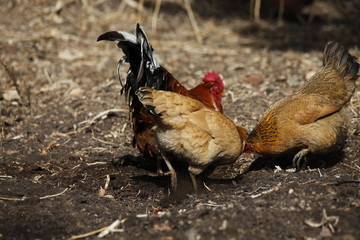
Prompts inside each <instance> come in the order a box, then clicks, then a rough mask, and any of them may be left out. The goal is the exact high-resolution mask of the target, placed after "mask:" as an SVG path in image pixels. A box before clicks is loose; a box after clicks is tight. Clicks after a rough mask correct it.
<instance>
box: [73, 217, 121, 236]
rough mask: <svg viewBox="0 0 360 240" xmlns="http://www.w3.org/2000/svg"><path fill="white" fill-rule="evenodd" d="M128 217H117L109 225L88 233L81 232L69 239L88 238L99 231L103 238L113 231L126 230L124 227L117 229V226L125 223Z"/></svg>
mask: <svg viewBox="0 0 360 240" xmlns="http://www.w3.org/2000/svg"><path fill="white" fill-rule="evenodd" d="M126 220H127V219H126V218H124V219H121V220H120V219H117V220H116V221H115V222H113V223H112V224H110V225H109V226H106V227H103V228H100V229H97V230H94V231H91V232H88V233H84V234H80V235H74V236H71V237H70V238H69V239H68V240H74V239H80V238H86V237H89V236H92V235H95V234H97V233H99V235H98V238H102V237H105V236H106V235H107V234H109V233H112V232H124V229H117V228H116V227H117V226H119V225H120V224H123V223H124V222H125V221H126Z"/></svg>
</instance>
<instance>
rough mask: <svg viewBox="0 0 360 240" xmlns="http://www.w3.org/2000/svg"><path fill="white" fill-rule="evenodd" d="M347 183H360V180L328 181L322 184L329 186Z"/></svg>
mask: <svg viewBox="0 0 360 240" xmlns="http://www.w3.org/2000/svg"><path fill="white" fill-rule="evenodd" d="M347 183H360V180H348V181H339V182H326V183H321V184H320V185H322V186H329V185H335V186H338V185H341V184H347Z"/></svg>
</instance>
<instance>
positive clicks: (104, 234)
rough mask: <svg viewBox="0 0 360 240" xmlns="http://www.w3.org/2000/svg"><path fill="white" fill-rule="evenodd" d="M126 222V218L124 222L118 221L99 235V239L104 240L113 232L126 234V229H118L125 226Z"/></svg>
mask: <svg viewBox="0 0 360 240" xmlns="http://www.w3.org/2000/svg"><path fill="white" fill-rule="evenodd" d="M125 221H126V218H124V219H122V220H120V219H117V220H116V221H115V222H113V223H112V224H111V225H110V226H108V227H107V229H105V230H104V231H102V232H101V233H99V235H98V238H103V237H105V236H106V235H108V234H109V233H112V232H124V229H117V226H119V225H120V224H123V223H124V222H125Z"/></svg>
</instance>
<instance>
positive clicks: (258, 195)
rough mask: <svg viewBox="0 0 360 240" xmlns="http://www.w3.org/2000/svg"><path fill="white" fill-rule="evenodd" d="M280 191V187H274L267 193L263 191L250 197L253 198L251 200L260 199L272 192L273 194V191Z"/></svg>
mask: <svg viewBox="0 0 360 240" xmlns="http://www.w3.org/2000/svg"><path fill="white" fill-rule="evenodd" d="M279 189H280V187H279V186H274V187H272V188H270V189H268V190H265V191H263V192H261V193H258V194H253V195H251V196H250V197H251V198H257V197H260V196H261V195H265V194H268V193H271V192H273V191H277V190H279Z"/></svg>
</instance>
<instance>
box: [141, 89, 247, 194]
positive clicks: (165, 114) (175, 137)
mask: <svg viewBox="0 0 360 240" xmlns="http://www.w3.org/2000/svg"><path fill="white" fill-rule="evenodd" d="M136 94H137V95H138V96H139V100H140V102H142V103H143V104H144V106H145V107H146V108H147V109H148V110H149V111H150V112H151V113H152V114H153V115H154V117H155V119H156V122H157V124H156V128H155V133H156V139H157V142H158V144H159V149H160V151H161V154H162V156H163V158H164V160H165V162H166V164H167V166H168V168H169V170H170V173H171V183H172V187H173V188H174V189H175V188H176V185H177V178H176V172H175V170H174V169H173V167H172V165H171V162H173V161H174V160H178V161H183V162H185V163H187V164H188V165H189V167H188V171H189V173H190V177H191V180H192V183H193V186H194V189H195V191H197V182H196V176H197V175H199V174H200V173H202V172H203V171H204V170H205V169H206V168H207V167H208V166H210V165H212V166H216V165H224V164H231V163H234V162H235V161H236V160H237V159H238V157H239V156H240V155H241V153H242V152H243V147H244V143H245V142H244V141H245V139H246V136H247V134H246V131H245V130H244V129H243V128H241V127H237V126H235V124H234V123H233V122H232V121H231V120H230V119H229V118H227V117H226V116H224V115H223V114H222V113H220V112H217V111H214V110H213V109H210V108H208V107H206V106H205V105H204V104H202V103H201V102H200V101H197V100H195V99H192V98H189V97H185V96H183V95H180V94H177V93H174V92H169V91H157V90H154V89H152V88H146V87H141V88H139V90H138V91H137V92H136ZM170 156H172V157H175V159H172V158H170Z"/></svg>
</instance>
